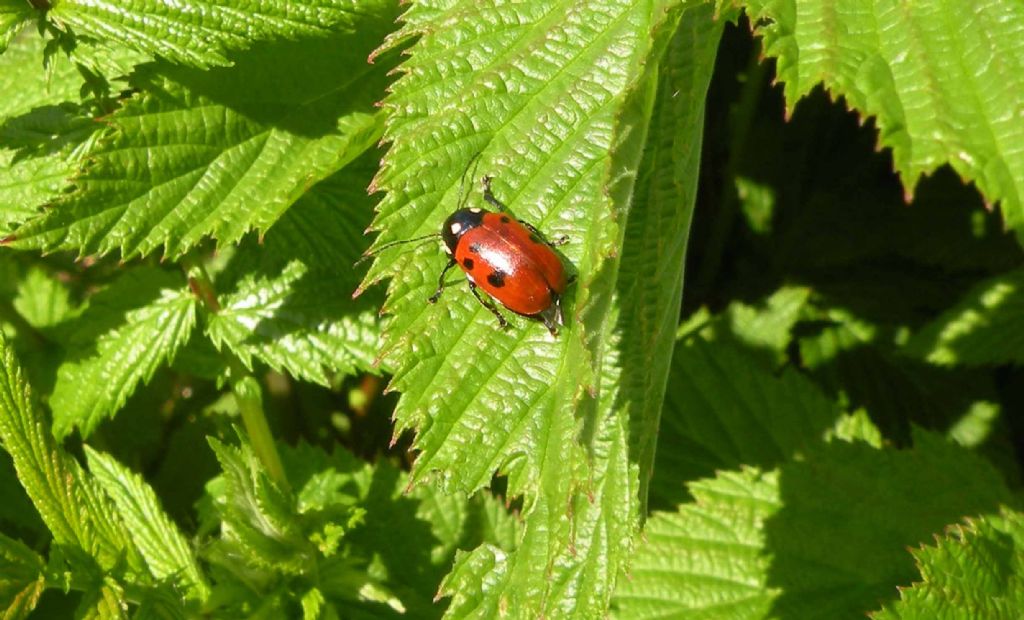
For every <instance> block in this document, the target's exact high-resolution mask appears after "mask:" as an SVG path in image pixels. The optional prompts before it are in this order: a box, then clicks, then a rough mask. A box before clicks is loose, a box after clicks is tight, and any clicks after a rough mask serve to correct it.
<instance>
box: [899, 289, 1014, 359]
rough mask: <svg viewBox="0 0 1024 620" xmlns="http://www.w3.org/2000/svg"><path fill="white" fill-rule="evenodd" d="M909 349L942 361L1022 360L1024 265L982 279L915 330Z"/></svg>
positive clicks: (922, 355) (920, 355) (918, 354)
mask: <svg viewBox="0 0 1024 620" xmlns="http://www.w3.org/2000/svg"><path fill="white" fill-rule="evenodd" d="M907 352H908V353H910V354H912V355H916V356H919V357H922V358H924V359H926V360H928V361H929V362H932V363H933V364H939V365H941V366H952V365H956V364H962V365H966V366H985V365H993V366H994V365H998V364H1006V363H1018V364H1020V363H1022V362H1024V269H1016V270H1013V271H1008V272H1006V273H1003V274H1000V275H998V276H996V277H994V278H991V279H989V280H986V281H985V282H982V283H980V284H979V285H978V286H976V287H975V288H974V289H973V290H971V291H970V292H969V293H968V294H967V295H966V296H965V297H964V298H963V299H962V300H961V301H960V302H959V303H958V304H956V305H955V306H953V307H952V308H950V309H949V310H947V311H946V312H944V313H943V314H942V316H940V317H939V318H937V319H935V320H934V321H932V322H931V323H929V324H928V325H926V326H924V328H922V329H921V331H919V332H918V333H917V334H915V335H914V337H913V338H912V339H911V340H910V342H908V343H907Z"/></svg>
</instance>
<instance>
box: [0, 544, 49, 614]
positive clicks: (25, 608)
mask: <svg viewBox="0 0 1024 620" xmlns="http://www.w3.org/2000/svg"><path fill="white" fill-rule="evenodd" d="M45 568H46V562H44V561H43V558H42V557H40V556H39V554H37V553H36V552H35V551H32V550H31V549H29V548H28V547H26V546H25V545H24V544H22V543H21V542H20V541H17V540H14V539H13V538H8V537H7V536H5V535H3V534H0V610H2V613H3V616H4V618H27V617H28V615H29V613H31V612H32V610H33V609H34V608H35V606H36V603H37V602H38V601H39V597H40V595H42V593H43V588H44V587H45V585H46V576H45V572H44V571H45Z"/></svg>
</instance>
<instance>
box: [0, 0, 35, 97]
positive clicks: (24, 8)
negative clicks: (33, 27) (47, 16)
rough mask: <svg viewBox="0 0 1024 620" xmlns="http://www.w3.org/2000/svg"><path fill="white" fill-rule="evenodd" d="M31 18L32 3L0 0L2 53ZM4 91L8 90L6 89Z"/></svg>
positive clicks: (0, 48)
mask: <svg viewBox="0 0 1024 620" xmlns="http://www.w3.org/2000/svg"><path fill="white" fill-rule="evenodd" d="M31 18H32V5H31V4H29V3H28V2H24V0H0V54H3V53H4V50H6V49H7V46H8V45H10V43H11V41H12V40H14V37H15V36H17V34H18V32H19V31H20V30H21V29H22V27H23V26H24V25H25V23H26V22H27V21H28V20H30V19H31ZM0 73H2V72H0ZM3 92H5V93H6V92H8V91H6V90H4V91H3Z"/></svg>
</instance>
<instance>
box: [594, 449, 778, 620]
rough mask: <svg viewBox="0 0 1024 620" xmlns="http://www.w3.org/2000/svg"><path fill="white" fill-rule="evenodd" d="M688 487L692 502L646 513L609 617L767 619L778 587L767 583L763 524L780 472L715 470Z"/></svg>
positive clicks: (774, 503)
mask: <svg viewBox="0 0 1024 620" xmlns="http://www.w3.org/2000/svg"><path fill="white" fill-rule="evenodd" d="M689 490H690V493H691V494H692V495H693V498H694V503H691V504H683V505H681V506H679V509H678V512H676V513H661V512H659V513H655V514H654V516H652V517H651V518H650V519H648V521H647V527H646V528H645V529H644V538H645V541H644V543H643V544H641V545H640V547H639V549H638V550H637V553H636V555H635V556H634V557H633V559H632V561H631V562H630V570H629V578H628V579H620V580H619V587H618V589H617V590H616V592H615V599H614V609H615V611H616V612H617V613H616V614H614V617H618V618H630V619H634V620H639V619H642V618H680V617H690V616H694V617H700V616H702V615H703V616H704V617H721V618H725V617H733V618H761V617H767V616H768V615H769V614H768V611H769V610H770V609H771V605H772V601H773V600H774V599H775V598H776V597H777V596H778V594H779V592H778V589H777V588H774V587H771V586H769V585H768V579H767V575H768V570H769V568H770V566H771V559H770V558H769V557H768V556H767V555H766V554H764V552H763V551H764V540H765V535H764V529H763V528H764V522H765V520H767V519H768V518H769V517H771V516H772V515H773V514H775V513H776V512H777V511H778V510H779V509H780V508H781V505H780V501H779V492H778V473H777V472H768V473H762V472H759V471H758V470H755V469H744V470H743V471H740V472H721V473H719V474H718V476H717V477H715V478H714V479H711V480H703V481H700V482H694V483H692V484H691V485H690V489H689ZM702 612H703V613H702Z"/></svg>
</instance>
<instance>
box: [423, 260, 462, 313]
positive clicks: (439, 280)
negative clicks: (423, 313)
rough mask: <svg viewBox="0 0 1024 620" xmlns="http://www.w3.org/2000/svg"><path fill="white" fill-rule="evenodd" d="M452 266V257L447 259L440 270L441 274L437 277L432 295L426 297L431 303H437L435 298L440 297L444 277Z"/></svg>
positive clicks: (453, 264) (453, 263)
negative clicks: (428, 297) (435, 287)
mask: <svg viewBox="0 0 1024 620" xmlns="http://www.w3.org/2000/svg"><path fill="white" fill-rule="evenodd" d="M454 266H455V259H454V258H453V259H451V260H449V261H448V264H447V265H445V266H444V269H442V270H441V276H440V277H438V278H437V290H436V291H435V292H434V294H433V295H431V296H430V299H428V300H427V301H429V302H430V303H432V304H433V303H437V300H438V299H440V297H441V293H443V292H444V277H445V276H446V275H448V270H449V269H451V268H452V267H454Z"/></svg>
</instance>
